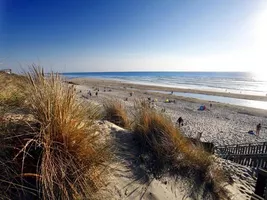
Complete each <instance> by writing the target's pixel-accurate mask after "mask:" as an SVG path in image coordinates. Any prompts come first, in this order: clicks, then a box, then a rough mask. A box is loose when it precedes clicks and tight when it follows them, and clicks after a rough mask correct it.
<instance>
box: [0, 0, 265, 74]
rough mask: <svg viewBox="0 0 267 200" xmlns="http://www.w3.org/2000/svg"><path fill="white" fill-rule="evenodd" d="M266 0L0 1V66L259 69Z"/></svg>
mask: <svg viewBox="0 0 267 200" xmlns="http://www.w3.org/2000/svg"><path fill="white" fill-rule="evenodd" d="M266 53H267V1H266V0H118V1H115V0H114V1H111V0H105V1H104V0H94V1H91V0H80V1H78V0H77V1H74V0H57V1H56V0H39V1H38V0H0V63H2V64H1V65H0V68H12V69H14V70H20V69H21V67H22V68H27V66H28V65H30V64H31V63H33V62H34V63H37V64H40V65H42V66H43V67H44V68H46V69H47V70H51V69H52V70H54V71H59V72H75V71H259V72H261V71H263V70H264V69H265V68H266V66H267V55H266Z"/></svg>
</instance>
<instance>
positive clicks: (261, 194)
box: [214, 142, 267, 200]
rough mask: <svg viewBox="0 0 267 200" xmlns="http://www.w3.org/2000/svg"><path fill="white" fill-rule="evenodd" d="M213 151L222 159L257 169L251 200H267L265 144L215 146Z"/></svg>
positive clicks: (266, 148)
mask: <svg viewBox="0 0 267 200" xmlns="http://www.w3.org/2000/svg"><path fill="white" fill-rule="evenodd" d="M214 151H215V153H216V154H217V155H219V156H220V157H222V158H224V159H228V160H232V161H234V162H236V163H239V164H241V165H246V166H249V167H253V168H256V169H257V183H256V187H255V193H254V194H252V196H251V200H264V199H265V200H266V199H267V171H266V170H267V142H261V143H249V144H237V145H226V146H216V147H214Z"/></svg>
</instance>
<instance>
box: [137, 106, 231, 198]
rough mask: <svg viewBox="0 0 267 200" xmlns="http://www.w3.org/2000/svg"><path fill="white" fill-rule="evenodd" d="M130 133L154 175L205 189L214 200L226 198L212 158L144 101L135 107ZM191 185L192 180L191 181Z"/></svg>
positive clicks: (223, 176)
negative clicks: (183, 179) (180, 178)
mask: <svg viewBox="0 0 267 200" xmlns="http://www.w3.org/2000/svg"><path fill="white" fill-rule="evenodd" d="M136 110H137V115H136V116H135V120H134V121H135V125H134V127H133V134H134V136H135V138H136V141H137V142H138V146H139V148H140V154H141V155H142V157H145V158H147V159H146V161H145V162H146V164H147V167H148V168H149V170H150V171H151V172H152V173H153V175H154V176H156V177H158V176H160V175H161V174H163V173H166V172H169V173H171V174H174V175H180V176H184V177H187V178H189V179H190V180H193V184H194V185H195V186H197V188H201V187H203V189H204V190H205V191H206V190H208V191H209V192H210V193H211V194H212V196H213V198H214V199H218V198H219V199H228V198H229V197H228V193H227V191H226V189H225V188H224V187H222V183H223V182H225V181H226V180H227V177H226V176H225V174H224V172H223V171H222V170H221V169H219V168H216V167H215V166H214V165H213V163H214V161H213V159H212V156H211V155H210V154H209V153H207V152H205V151H204V149H203V148H202V147H201V146H198V145H194V144H192V143H191V142H190V141H189V140H188V139H186V138H185V137H184V136H183V135H182V134H181V133H180V131H179V129H178V128H177V127H176V126H175V125H174V124H173V123H172V121H171V119H169V118H168V117H167V116H166V115H163V114H162V113H161V112H158V111H157V110H155V109H152V108H150V106H149V105H148V104H147V103H145V102H139V103H138V104H137V106H136ZM191 182H192V181H191Z"/></svg>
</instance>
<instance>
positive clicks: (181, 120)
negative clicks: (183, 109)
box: [176, 117, 184, 127]
mask: <svg viewBox="0 0 267 200" xmlns="http://www.w3.org/2000/svg"><path fill="white" fill-rule="evenodd" d="M177 122H178V124H179V127H180V126H181V125H182V126H183V125H184V120H183V118H182V117H179V118H178V119H177V121H176V123H177Z"/></svg>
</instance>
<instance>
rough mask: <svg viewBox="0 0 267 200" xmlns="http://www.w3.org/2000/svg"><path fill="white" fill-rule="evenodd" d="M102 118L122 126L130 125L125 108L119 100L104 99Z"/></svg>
mask: <svg viewBox="0 0 267 200" xmlns="http://www.w3.org/2000/svg"><path fill="white" fill-rule="evenodd" d="M103 106H104V119H106V120H108V121H110V122H112V123H114V124H116V125H118V126H121V127H123V128H129V127H130V121H129V118H128V115H127V112H126V109H125V107H124V105H123V103H122V102H120V101H119V100H114V99H113V100H110V99H109V100H106V101H105V103H104V105H103Z"/></svg>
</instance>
